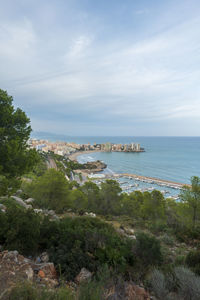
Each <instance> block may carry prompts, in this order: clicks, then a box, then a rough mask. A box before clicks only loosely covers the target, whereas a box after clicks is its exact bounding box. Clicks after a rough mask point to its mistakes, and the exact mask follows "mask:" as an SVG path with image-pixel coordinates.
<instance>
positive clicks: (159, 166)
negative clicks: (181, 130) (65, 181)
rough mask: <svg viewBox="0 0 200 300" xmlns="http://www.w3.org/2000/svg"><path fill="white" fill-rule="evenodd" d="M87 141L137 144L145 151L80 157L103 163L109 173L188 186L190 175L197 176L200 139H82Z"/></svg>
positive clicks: (198, 171)
mask: <svg viewBox="0 0 200 300" xmlns="http://www.w3.org/2000/svg"><path fill="white" fill-rule="evenodd" d="M78 140H79V139H77V140H75V141H77V142H78ZM80 140H81V138H80ZM86 140H87V141H88V142H91V143H93V142H97V143H102V142H105V141H110V142H113V143H131V142H138V143H140V144H141V146H142V147H144V148H145V150H146V152H144V153H117V152H112V153H107V152H99V153H92V154H90V155H89V157H88V155H82V156H80V157H79V160H80V161H85V160H91V159H95V160H96V159H99V160H103V161H104V162H105V163H106V164H107V165H108V169H109V170H108V171H113V172H116V173H134V174H138V175H143V176H150V177H157V178H161V179H166V180H172V181H176V182H182V183H189V182H190V177H191V176H194V175H195V176H200V137H137V138H134V137H110V138H103V137H100V138H91V137H90V138H88V139H84V141H85V142H86Z"/></svg>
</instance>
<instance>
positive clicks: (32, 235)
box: [0, 208, 40, 255]
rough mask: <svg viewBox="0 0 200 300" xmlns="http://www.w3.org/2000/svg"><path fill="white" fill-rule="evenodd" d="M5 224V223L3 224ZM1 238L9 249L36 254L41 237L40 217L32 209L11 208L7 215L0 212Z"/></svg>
mask: <svg viewBox="0 0 200 300" xmlns="http://www.w3.org/2000/svg"><path fill="white" fill-rule="evenodd" d="M2 224H3V225H2ZM0 225H1V226H3V227H4V230H3V231H2V230H0V238H1V240H3V241H4V247H5V249H8V250H17V251H19V252H20V253H22V254H25V255H26V254H27V255H30V254H35V253H36V251H37V248H38V242H39V237H40V217H39V216H38V215H37V214H35V213H34V212H33V211H32V210H30V209H29V210H24V209H22V208H9V209H7V212H6V214H5V215H2V214H0Z"/></svg>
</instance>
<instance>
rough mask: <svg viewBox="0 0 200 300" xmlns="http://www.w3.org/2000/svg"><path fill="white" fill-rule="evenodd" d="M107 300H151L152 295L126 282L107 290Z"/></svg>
mask: <svg viewBox="0 0 200 300" xmlns="http://www.w3.org/2000/svg"><path fill="white" fill-rule="evenodd" d="M105 299H106V300H115V299H123V300H150V295H149V293H148V292H147V291H145V289H144V288H142V287H139V286H138V285H136V284H134V283H133V282H124V283H119V284H116V285H115V286H111V287H110V288H109V289H107V290H106V293H105Z"/></svg>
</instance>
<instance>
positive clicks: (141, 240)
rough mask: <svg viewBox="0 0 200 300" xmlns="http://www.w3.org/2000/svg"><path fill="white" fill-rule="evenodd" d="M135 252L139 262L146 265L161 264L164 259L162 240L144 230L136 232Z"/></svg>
mask: <svg viewBox="0 0 200 300" xmlns="http://www.w3.org/2000/svg"><path fill="white" fill-rule="evenodd" d="M133 252H134V254H135V256H136V259H137V260H138V263H140V264H142V266H144V267H149V266H156V265H160V264H161V263H162V261H163V257H162V253H161V246H160V241H159V240H158V239H156V238H155V237H154V236H151V235H149V234H147V233H144V232H140V233H137V234H136V244H135V247H134V249H133Z"/></svg>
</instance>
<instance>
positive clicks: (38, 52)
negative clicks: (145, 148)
mask: <svg viewBox="0 0 200 300" xmlns="http://www.w3.org/2000/svg"><path fill="white" fill-rule="evenodd" d="M192 1H193V0H192ZM17 2H18V3H19V2H20V5H21V7H22V8H23V13H22V11H18V10H17V9H16V14H15V15H14V17H13V16H12V18H11V17H10V16H7V17H5V16H6V15H5V11H4V17H3V19H2V22H1V25H0V40H1V46H0V66H1V70H0V82H1V86H0V87H1V88H4V89H8V92H9V93H10V94H13V95H14V96H15V99H16V104H17V105H20V106H22V107H23V108H24V109H25V110H26V111H27V113H28V114H29V115H30V117H31V118H32V119H33V122H32V124H33V128H34V129H37V130H39V127H41V130H43V131H44V130H45V129H49V128H51V130H52V131H56V132H58V133H59V132H60V133H65V130H66V129H65V127H66V128H69V127H71V129H70V134H79V133H80V129H79V128H81V134H85V135H88V134H93V135H95V132H97V131H98V134H100V133H101V132H102V134H105V128H106V129H107V128H108V126H109V129H107V131H106V132H109V134H116V133H119V134H123V133H124V130H125V129H126V134H129V132H131V131H132V126H133V125H134V126H136V128H137V130H138V135H146V134H147V135H148V134H158V135H161V134H165V132H167V134H169V132H168V129H167V128H166V126H168V125H169V126H171V123H170V122H173V123H174V124H176V122H178V123H180V122H181V123H182V127H181V126H179V127H178V131H177V132H174V131H173V132H172V133H171V134H175V135H178V134H181V135H184V130H185V129H186V128H185V122H184V119H185V118H187V119H191V129H190V132H191V135H193V134H194V130H196V126H197V124H198V125H200V124H199V123H200V121H199V111H200V109H199V108H200V107H199V103H200V86H199V78H200V71H199V64H200V39H199V28H200V17H199V16H198V15H197V10H200V5H197V9H196V10H194V13H193V15H188V17H187V18H185V15H187V12H185V11H184V18H183V19H181V17H180V15H178V16H177V19H178V20H179V21H178V22H173V21H174V20H171V19H169V20H168V23H167V24H165V22H166V21H165V20H164V21H163V20H162V19H163V15H166V10H167V9H169V10H171V9H172V7H173V9H174V10H177V12H178V11H179V10H180V8H181V5H183V6H182V9H184V8H185V6H184V4H185V2H184V1H183V2H182V4H181V2H180V3H179V5H175V4H174V5H172V6H169V7H168V8H167V7H166V6H165V7H162V5H160V6H159V8H157V7H156V6H151V7H149V8H148V6H147V7H144V5H142V4H141V7H139V8H138V6H137V7H134V5H133V4H130V6H131V7H130V16H129V15H128V16H127V19H128V20H129V21H128V24H126V26H125V25H123V26H125V28H124V29H123V30H124V31H123V30H122V24H121V23H118V22H117V21H114V20H112V19H111V20H109V19H107V17H108V16H107V15H106V10H105V14H103V13H101V14H100V13H99V12H98V11H97V10H95V8H94V6H93V5H92V3H90V5H89V6H88V7H87V8H85V7H83V6H82V5H78V3H79V4H80V2H79V1H78V0H77V1H76V3H75V4H73V2H71V1H69V2H68V3H67V4H64V3H63V2H62V1H58V3H54V4H53V3H52V2H51V3H50V4H49V3H48V2H47V1H44V2H43V4H42V7H43V8H45V10H44V19H42V13H41V10H36V11H35V10H34V9H33V12H31V11H29V10H28V12H27V9H28V6H27V5H25V3H24V2H23V1H16V4H17ZM155 2H156V1H155ZM194 2H195V3H197V2H196V1H194ZM105 4H106V3H105ZM35 5H36V4H34V3H32V6H31V8H34V7H35ZM113 5H114V4H113ZM1 6H2V7H1V8H2V11H3V9H5V7H4V6H3V5H2V4H1ZM105 7H106V6H105ZM6 9H7V7H6ZM119 9H120V7H118V9H117V10H116V11H117V14H118V16H119V11H120V10H119ZM153 10H155V11H156V12H158V11H159V15H155V14H154V13H152V11H153ZM112 11H115V10H114V7H113V10H112ZM131 11H134V12H135V14H138V15H141V20H140V22H139V23H138V24H137V23H134V22H135V21H134V20H132V13H131ZM147 12H148V14H147ZM2 15H3V12H2ZM143 15H144V16H143ZM0 16H1V13H0ZM63 16H65V19H63ZM61 17H62V18H61ZM73 17H74V19H73ZM120 17H122V16H120ZM74 20H75V21H74ZM69 21H70V22H71V23H70V24H71V26H69ZM120 22H121V20H120ZM148 22H150V23H151V24H152V29H151V30H150V29H149V28H148V29H147V27H146V25H147V24H148ZM48 24H49V27H48V26H47V25H48ZM155 24H160V28H161V29H160V30H159V29H158V28H157V27H155ZM94 25H95V26H94ZM40 27H41V30H39V28H40ZM155 28H156V29H155ZM116 30H120V31H121V32H122V31H123V32H124V35H120V37H119V36H117V35H116V32H115V31H116ZM138 32H139V33H140V34H139V35H138ZM147 33H148V34H147ZM41 112H44V113H41ZM142 122H143V123H142ZM155 122H157V124H158V126H157V127H156V130H157V131H156V132H155V126H154V124H155ZM167 122H168V123H167ZM194 122H196V123H195V125H194ZM120 123H121V124H124V125H123V126H121V130H120ZM147 123H148V126H147V127H146V131H145V124H147ZM151 123H152V127H151ZM91 124H92V127H91ZM167 124H168V125H167ZM187 126H188V125H187ZM194 126H195V128H194ZM151 128H152V132H151ZM187 132H188V128H187Z"/></svg>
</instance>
